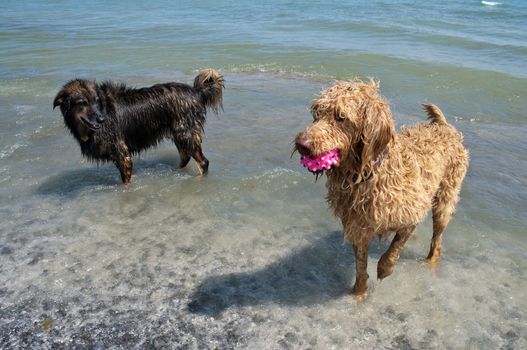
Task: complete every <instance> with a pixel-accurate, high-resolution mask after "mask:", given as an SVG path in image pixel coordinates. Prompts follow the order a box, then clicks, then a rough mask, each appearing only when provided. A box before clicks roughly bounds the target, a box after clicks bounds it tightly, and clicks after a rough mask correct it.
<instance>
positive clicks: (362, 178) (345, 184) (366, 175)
mask: <svg viewBox="0 0 527 350" xmlns="http://www.w3.org/2000/svg"><path fill="white" fill-rule="evenodd" d="M387 153H388V147H386V148H385V149H384V151H382V153H381V154H380V155H379V157H378V158H377V160H376V161H375V163H374V164H373V169H372V170H371V171H370V172H367V171H366V170H365V171H364V172H363V173H362V175H361V174H359V173H354V172H350V174H349V175H348V176H346V177H345V178H344V180H342V183H341V184H340V188H341V189H342V190H343V191H345V190H348V189H349V188H350V187H351V186H352V185H358V184H360V183H363V182H366V181H368V180H369V179H371V178H372V177H373V175H375V171H376V170H377V169H379V167H380V166H381V164H382V161H383V160H384V157H386V154H387ZM350 180H351V181H350Z"/></svg>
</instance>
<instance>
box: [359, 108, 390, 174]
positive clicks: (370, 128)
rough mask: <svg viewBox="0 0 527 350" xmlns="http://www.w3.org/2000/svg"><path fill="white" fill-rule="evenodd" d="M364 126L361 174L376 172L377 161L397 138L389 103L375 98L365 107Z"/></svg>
mask: <svg viewBox="0 0 527 350" xmlns="http://www.w3.org/2000/svg"><path fill="white" fill-rule="evenodd" d="M363 113H364V124H363V127H362V133H361V140H362V146H363V147H362V152H361V158H360V165H359V174H364V173H365V172H366V173H368V174H369V173H370V172H371V171H372V170H374V168H373V166H374V164H375V161H376V160H377V159H378V158H379V156H380V155H381V153H382V152H383V151H384V150H385V149H386V146H387V145H388V143H389V142H390V141H391V140H393V138H394V137H395V127H394V125H393V120H392V117H391V113H390V107H389V106H388V103H386V102H385V101H383V100H382V99H380V98H374V99H373V100H371V102H369V103H368V104H367V105H365V106H364V111H363Z"/></svg>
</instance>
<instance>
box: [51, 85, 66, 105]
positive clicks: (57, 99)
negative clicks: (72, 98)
mask: <svg viewBox="0 0 527 350" xmlns="http://www.w3.org/2000/svg"><path fill="white" fill-rule="evenodd" d="M65 98H66V92H65V91H64V90H60V91H59V93H58V94H57V96H55V100H53V109H55V107H57V106H60V105H61V104H62V103H64V100H65Z"/></svg>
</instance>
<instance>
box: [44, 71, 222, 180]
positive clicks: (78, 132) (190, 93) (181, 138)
mask: <svg viewBox="0 0 527 350" xmlns="http://www.w3.org/2000/svg"><path fill="white" fill-rule="evenodd" d="M223 89H224V80H223V77H222V76H221V75H220V74H219V73H218V72H216V71H215V70H212V69H207V70H204V71H202V72H201V73H200V74H199V75H198V76H197V77H196V78H195V79H194V86H190V85H186V84H181V83H166V84H158V85H154V86H151V87H147V88H140V89H132V88H128V87H126V86H125V85H122V84H114V83H111V82H104V83H102V84H97V83H95V82H94V81H92V80H81V79H75V80H72V81H70V82H68V83H67V84H66V85H64V87H63V88H62V90H60V91H59V93H58V94H57V96H56V97H55V100H54V101H53V108H55V107H57V106H60V110H61V112H62V115H63V116H64V123H65V124H66V126H67V127H68V129H69V130H70V131H71V133H72V135H73V137H75V139H76V140H77V141H78V142H79V144H80V147H81V151H82V154H83V155H84V156H85V157H87V158H88V159H90V160H95V161H107V162H113V163H115V165H116V166H117V168H118V169H119V172H120V173H121V179H122V180H123V183H125V184H126V183H129V182H130V180H131V178H132V168H133V162H132V155H134V154H138V153H140V152H141V151H144V150H146V149H147V148H149V147H152V146H155V145H157V144H158V143H159V142H161V141H162V140H164V139H165V138H170V139H172V140H173V141H174V144H175V145H176V147H177V149H178V151H179V155H180V167H181V168H183V167H185V166H186V165H187V164H188V162H189V161H190V158H191V157H192V158H194V160H195V161H196V163H197V165H198V169H199V172H200V174H201V175H203V174H205V173H206V172H207V170H208V166H209V161H208V160H207V158H205V156H204V155H203V152H202V150H201V143H202V140H203V126H204V124H205V117H206V112H207V108H211V109H212V110H213V111H214V112H218V110H219V109H220V108H222V94H223Z"/></svg>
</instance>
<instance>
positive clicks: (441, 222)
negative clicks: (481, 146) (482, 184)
mask: <svg viewBox="0 0 527 350" xmlns="http://www.w3.org/2000/svg"><path fill="white" fill-rule="evenodd" d="M467 166H468V157H467V158H464V159H461V161H460V162H459V163H458V164H456V165H455V166H453V167H452V168H451V169H448V171H447V172H446V175H445V178H444V179H443V180H442V181H441V183H440V184H439V189H438V190H437V192H436V195H435V197H434V200H433V205H432V220H433V230H434V233H433V236H432V242H431V243H430V251H429V253H428V256H427V258H426V260H427V261H428V262H429V263H431V264H435V263H437V262H439V258H440V256H441V245H442V240H443V232H444V231H445V229H446V227H447V225H448V223H449V222H450V219H451V218H452V215H454V212H455V211H456V203H457V201H458V199H459V191H460V190H461V182H462V181H463V178H464V177H465V173H466V171H467Z"/></svg>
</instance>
